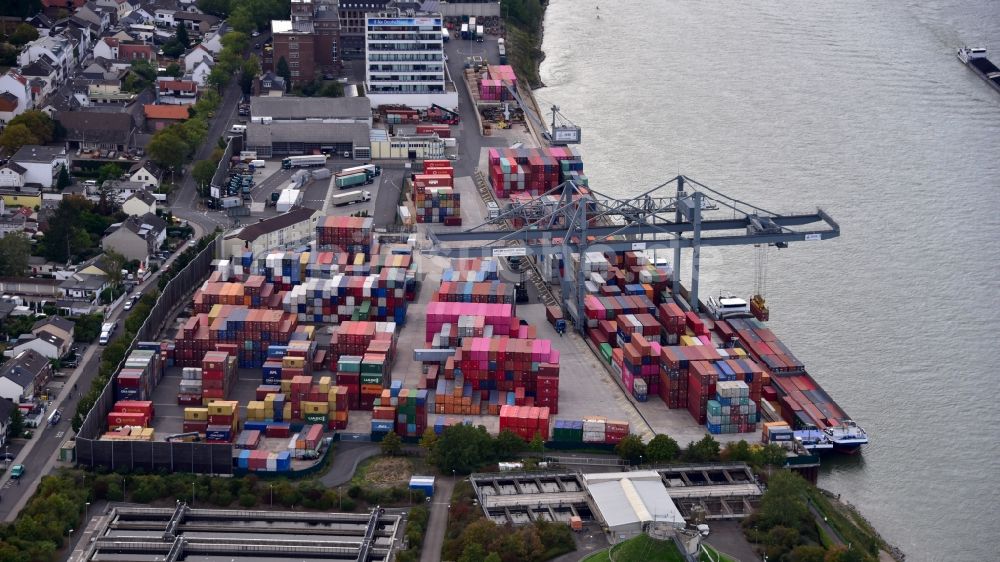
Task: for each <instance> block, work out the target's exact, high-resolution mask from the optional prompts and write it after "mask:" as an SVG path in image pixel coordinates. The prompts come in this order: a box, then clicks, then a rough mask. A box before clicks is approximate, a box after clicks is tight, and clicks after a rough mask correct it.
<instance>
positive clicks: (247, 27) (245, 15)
mask: <svg viewBox="0 0 1000 562" xmlns="http://www.w3.org/2000/svg"><path fill="white" fill-rule="evenodd" d="M227 21H228V22H229V27H231V28H232V29H233V31H238V32H239V33H243V34H246V35H250V32H251V31H253V30H254V29H255V28H256V24H255V23H254V18H253V15H252V14H251V13H250V9H249V8H248V7H247V6H246V5H245V4H240V5H239V6H237V7H236V9H234V10H233V11H232V13H231V14H229V19H228V20H227Z"/></svg>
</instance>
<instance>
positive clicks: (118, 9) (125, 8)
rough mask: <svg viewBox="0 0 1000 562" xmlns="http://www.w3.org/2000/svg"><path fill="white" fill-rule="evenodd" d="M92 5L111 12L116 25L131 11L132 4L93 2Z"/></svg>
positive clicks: (121, 0) (110, 0) (114, 0)
mask: <svg viewBox="0 0 1000 562" xmlns="http://www.w3.org/2000/svg"><path fill="white" fill-rule="evenodd" d="M94 3H95V4H97V5H98V6H100V7H102V8H105V9H108V10H112V11H113V13H114V20H115V22H116V23H117V22H118V20H120V19H122V18H123V17H125V16H127V15H128V14H129V12H131V11H132V4H131V3H129V0H94Z"/></svg>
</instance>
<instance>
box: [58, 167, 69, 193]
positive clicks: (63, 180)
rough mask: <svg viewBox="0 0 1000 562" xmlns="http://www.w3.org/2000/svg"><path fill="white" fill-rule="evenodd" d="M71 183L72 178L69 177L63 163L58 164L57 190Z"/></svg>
mask: <svg viewBox="0 0 1000 562" xmlns="http://www.w3.org/2000/svg"><path fill="white" fill-rule="evenodd" d="M72 183H73V180H71V179H70V177H69V172H68V171H66V166H65V164H64V165H62V166H60V167H59V178H58V179H57V180H56V187H57V188H59V191H62V190H64V189H66V188H67V187H69V186H70V184H72Z"/></svg>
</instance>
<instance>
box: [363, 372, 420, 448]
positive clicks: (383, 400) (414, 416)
mask: <svg viewBox="0 0 1000 562" xmlns="http://www.w3.org/2000/svg"><path fill="white" fill-rule="evenodd" d="M378 404H379V405H382V406H390V407H392V408H394V414H395V415H394V422H395V425H394V429H393V431H395V432H396V435H399V436H400V437H420V436H421V435H423V433H424V430H426V429H427V406H428V394H427V390H425V389H408V388H403V383H402V381H393V383H392V385H391V386H390V387H389V388H387V389H385V390H384V391H382V395H381V397H379V400H378ZM373 417H374V416H373Z"/></svg>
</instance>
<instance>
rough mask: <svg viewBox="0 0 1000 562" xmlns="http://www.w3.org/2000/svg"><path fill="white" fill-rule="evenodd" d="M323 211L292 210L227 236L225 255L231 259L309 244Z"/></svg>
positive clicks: (308, 209)
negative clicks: (249, 253) (250, 252)
mask: <svg viewBox="0 0 1000 562" xmlns="http://www.w3.org/2000/svg"><path fill="white" fill-rule="evenodd" d="M321 216H323V213H322V211H318V210H316V209H310V208H308V207H292V209H291V210H289V211H288V212H287V213H283V214H280V215H278V216H276V217H271V218H268V219H260V220H259V221H258V222H255V223H252V224H248V225H246V226H244V227H243V228H240V229H239V230H236V231H234V232H231V233H230V234H228V235H227V236H226V237H225V239H224V241H223V252H224V253H225V254H226V255H228V256H237V255H242V254H243V252H246V251H252V252H253V254H254V255H255V256H259V255H263V254H266V253H268V252H273V251H275V250H280V249H284V248H292V247H295V246H301V245H302V244H306V243H308V242H309V241H310V240H312V238H313V237H314V236H315V232H316V222H317V221H318V220H319V217H321Z"/></svg>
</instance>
